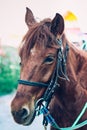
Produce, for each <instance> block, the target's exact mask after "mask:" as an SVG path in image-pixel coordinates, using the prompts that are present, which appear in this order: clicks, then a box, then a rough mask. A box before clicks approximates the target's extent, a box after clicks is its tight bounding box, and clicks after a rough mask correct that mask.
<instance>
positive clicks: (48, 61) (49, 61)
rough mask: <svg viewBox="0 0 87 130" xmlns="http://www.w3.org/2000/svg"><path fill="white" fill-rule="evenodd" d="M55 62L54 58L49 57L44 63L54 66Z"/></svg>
mask: <svg viewBox="0 0 87 130" xmlns="http://www.w3.org/2000/svg"><path fill="white" fill-rule="evenodd" d="M53 62H54V56H48V57H46V58H45V60H44V63H46V64H52V63H53Z"/></svg>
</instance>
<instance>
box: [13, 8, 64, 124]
mask: <svg viewBox="0 0 87 130" xmlns="http://www.w3.org/2000/svg"><path fill="white" fill-rule="evenodd" d="M25 22H26V24H27V26H28V28H29V30H28V32H27V34H26V35H25V36H24V39H23V45H22V46H21V47H20V52H19V55H20V58H21V63H20V65H21V73H20V80H19V84H18V89H17V93H16V95H15V97H14V99H13V101H12V103H11V112H12V115H13V117H14V120H15V121H16V122H17V123H19V124H23V125H29V124H31V123H32V121H33V120H34V118H35V104H36V102H37V101H38V99H40V98H41V97H43V95H44V93H45V91H46V89H47V87H43V86H45V85H47V84H49V83H50V81H51V78H52V75H53V72H54V69H55V67H56V64H57V52H58V49H59V48H60V45H59V43H58V42H57V40H60V39H61V37H62V35H63V31H64V20H63V17H62V16H61V15H60V14H58V13H57V14H56V15H55V17H54V18H53V20H51V19H44V20H43V21H41V22H37V21H36V20H35V18H34V16H33V13H32V11H31V10H30V9H28V8H27V10H26V16H25ZM23 81H26V82H24V83H23ZM27 81H30V82H31V83H32V82H34V83H37V84H36V85H35V86H34V84H31V85H29V84H27ZM39 83H40V84H39ZM41 83H42V84H41ZM39 85H40V86H39Z"/></svg>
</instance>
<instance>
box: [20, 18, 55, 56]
mask: <svg viewBox="0 0 87 130" xmlns="http://www.w3.org/2000/svg"><path fill="white" fill-rule="evenodd" d="M48 23H49V24H50V21H49V20H48V21H46V20H44V21H41V22H40V23H36V24H35V25H33V27H31V28H30V29H29V31H28V32H27V34H26V35H25V36H24V38H23V40H22V42H23V45H22V47H21V48H20V50H19V55H20V56H21V57H22V53H25V57H26V58H27V57H28V56H29V53H30V50H31V49H32V48H33V47H34V46H36V47H37V49H41V48H43V47H45V48H46V47H51V46H53V44H55V43H56V42H55V40H56V38H55V36H54V35H53V34H52V33H51V31H50V27H48V25H47V24H48ZM23 55H24V54H23Z"/></svg>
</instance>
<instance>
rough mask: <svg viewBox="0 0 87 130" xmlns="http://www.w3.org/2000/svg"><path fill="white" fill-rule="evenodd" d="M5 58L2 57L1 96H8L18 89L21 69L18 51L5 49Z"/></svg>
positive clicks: (10, 48)
mask: <svg viewBox="0 0 87 130" xmlns="http://www.w3.org/2000/svg"><path fill="white" fill-rule="evenodd" d="M4 52H5V56H3V57H2V56H0V95H3V94H8V93H10V92H12V91H13V90H14V89H16V88H17V80H18V79H19V73H20V67H19V60H20V59H19V56H18V52H17V49H15V48H13V47H7V46H6V47H4Z"/></svg>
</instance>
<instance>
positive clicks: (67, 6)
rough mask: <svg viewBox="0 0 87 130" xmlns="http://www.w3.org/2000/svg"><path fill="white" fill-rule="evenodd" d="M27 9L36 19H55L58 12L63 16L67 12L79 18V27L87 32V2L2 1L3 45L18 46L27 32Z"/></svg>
mask: <svg viewBox="0 0 87 130" xmlns="http://www.w3.org/2000/svg"><path fill="white" fill-rule="evenodd" d="M26 7H29V8H30V9H31V10H32V11H33V13H34V16H35V18H37V19H39V20H42V19H43V18H47V17H50V18H53V17H54V16H55V14H56V13H57V12H58V13H60V14H62V15H64V14H65V12H66V11H67V10H70V11H72V12H73V13H74V14H75V15H76V16H77V18H78V25H79V26H80V28H81V29H82V31H83V32H87V0H0V39H1V43H2V44H3V43H9V44H15V45H18V44H19V42H20V41H21V39H22V36H23V35H24V34H25V33H26V31H27V26H26V24H25V21H24V20H25V12H26Z"/></svg>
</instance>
